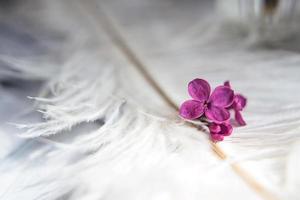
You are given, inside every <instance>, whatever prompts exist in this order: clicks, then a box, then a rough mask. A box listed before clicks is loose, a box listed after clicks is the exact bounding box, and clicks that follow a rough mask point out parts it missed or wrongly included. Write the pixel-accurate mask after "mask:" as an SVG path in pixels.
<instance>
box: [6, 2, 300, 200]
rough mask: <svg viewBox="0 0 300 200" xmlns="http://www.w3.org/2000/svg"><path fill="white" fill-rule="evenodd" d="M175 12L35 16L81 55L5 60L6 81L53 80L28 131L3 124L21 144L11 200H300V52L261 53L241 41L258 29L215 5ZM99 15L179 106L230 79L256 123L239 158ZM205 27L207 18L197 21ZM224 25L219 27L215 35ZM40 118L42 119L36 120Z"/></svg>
mask: <svg viewBox="0 0 300 200" xmlns="http://www.w3.org/2000/svg"><path fill="white" fill-rule="evenodd" d="M34 2H35V1H32V2H31V1H29V4H28V5H32V3H34ZM172 2H173V1H149V0H144V1H137V0H126V1H119V0H114V1H91V2H90V1H89V2H87V3H86V5H87V6H85V3H83V2H80V1H58V0H57V1H56V0H54V1H47V0H44V1H40V3H39V6H41V8H42V9H41V10H42V12H38V13H34V12H33V13H31V14H30V16H31V15H32V16H39V18H38V19H36V20H37V21H36V22H35V21H33V22H35V23H37V24H43V23H45V24H44V25H45V26H47V25H48V26H49V27H51V28H52V29H54V30H56V31H58V32H60V33H64V35H65V36H66V38H69V40H66V41H65V40H64V42H65V43H64V45H63V50H66V51H68V53H61V55H60V56H58V57H55V56H50V57H46V58H45V57H44V55H42V56H41V55H40V56H36V57H35V56H31V57H30V56H29V57H22V58H21V59H20V58H16V57H14V56H12V55H7V54H1V55H0V61H1V62H3V63H5V68H0V69H1V71H0V81H1V80H5V79H7V77H9V78H11V77H13V78H16V79H22V80H25V81H26V82H32V81H37V80H38V81H40V82H42V83H43V84H42V86H39V87H37V88H34V91H31V90H30V91H28V94H27V96H30V97H29V99H30V101H31V102H34V104H33V105H30V106H29V104H28V101H27V103H26V104H25V103H24V105H23V104H21V106H20V108H18V109H19V110H26V112H22V113H21V114H19V113H16V114H17V115H12V117H11V116H10V117H9V122H13V123H14V125H16V126H17V127H18V128H20V130H18V131H17V130H15V129H13V128H12V127H10V128H8V126H7V125H5V126H4V125H3V126H0V134H1V138H2V140H3V141H1V145H2V147H3V146H4V147H8V146H10V147H9V148H8V149H6V150H5V149H3V148H2V147H1V148H0V150H1V151H0V159H1V163H0V177H1V178H0V185H1V187H0V199H9V200H14V199H30V200H31V199H39V200H40V199H42V200H59V199H70V200H71V199H72V200H73V199H85V200H94V199H105V200H116V199H128V200H134V199H139V200H140V199H143V200H156V199H157V200H161V199H162V200H168V199H172V200H174V199H175V200H177V199H178V200H181V199H191V200H193V199H207V200H217V199H218V200H219V199H241V198H242V199H245V200H246V199H249V200H250V199H251V200H253V199H262V198H265V199H269V200H270V199H272V200H273V199H274V200H275V199H284V200H285V199H286V200H287V199H288V200H297V199H298V198H299V191H298V190H297V188H298V186H299V180H300V177H299V176H298V175H297V169H298V166H299V161H298V160H299V159H298V157H299V153H300V151H299V148H298V145H297V144H299V143H298V142H299V136H300V135H299V124H300V123H299V122H300V121H299V120H300V118H299V114H300V106H299V102H298V100H299V99H300V96H299V94H298V93H295V91H297V90H298V86H299V81H300V80H299V75H298V74H299V69H298V67H297V64H298V63H299V61H300V59H299V55H298V53H297V52H289V51H286V50H276V51H275V50H273V51H270V50H268V49H265V48H264V47H259V45H257V44H260V42H261V41H259V42H257V41H256V40H255V37H254V36H252V34H251V33H250V34H249V38H250V39H249V38H247V37H248V36H247V37H246V38H245V36H244V35H242V36H241V32H242V33H244V32H247V31H248V30H244V29H243V28H244V27H239V26H233V28H234V27H237V28H236V29H237V30H236V32H235V31H233V32H232V30H233V29H230V28H229V29H228V30H227V29H226V28H224V25H223V24H224V22H223V21H222V22H220V21H218V20H216V21H215V18H214V17H212V16H213V14H214V13H208V12H206V11H205V8H211V7H210V6H211V5H210V3H208V2H206V3H205V2H204V3H203V2H202V3H201V2H198V3H195V2H192V3H191V5H193V6H191V7H184V9H182V7H181V6H180V5H182V4H180V2H175V1H174V2H173V3H172ZM97 6H99V7H97ZM90 8H93V9H90ZM166 8H167V9H166ZM170 8H172V9H170ZM89 9H90V10H89ZM198 9H199V12H200V11H202V12H200V13H201V14H199V13H197V12H196V10H198ZM95 10H96V11H98V12H99V13H100V12H105V13H104V14H106V16H107V17H108V18H109V19H111V22H112V23H113V25H115V27H116V30H114V31H119V33H120V34H121V35H122V36H124V38H123V39H124V40H125V42H126V43H127V44H128V46H129V48H130V50H132V51H133V53H134V54H135V55H136V56H137V57H138V59H140V60H141V61H142V62H143V64H144V65H145V66H144V67H145V69H146V70H147V71H148V72H149V74H150V76H151V77H153V79H154V80H155V81H156V82H157V84H158V85H159V86H160V87H161V88H162V90H163V91H164V92H165V93H166V94H167V95H168V96H169V98H170V99H171V100H172V101H174V102H175V103H176V104H178V105H179V103H180V102H182V101H183V100H184V99H185V98H188V96H187V94H186V93H185V91H186V83H187V82H188V81H189V80H191V79H192V78H195V76H196V77H202V78H205V79H208V80H209V81H210V82H212V83H213V85H214V86H215V85H217V84H222V82H221V81H223V80H227V79H229V80H231V81H232V85H233V87H234V88H236V90H237V91H239V92H241V93H244V94H245V95H246V96H247V97H248V99H249V105H248V107H247V109H246V111H245V118H246V120H247V122H248V125H247V126H246V127H243V128H237V129H235V132H234V134H233V136H232V137H230V138H228V139H226V140H225V141H224V142H223V143H222V144H221V145H220V146H221V148H223V149H224V150H225V151H226V153H227V160H220V159H218V158H217V157H216V155H215V154H214V152H213V151H212V149H211V146H210V143H209V138H208V136H207V135H206V134H205V133H204V132H203V131H200V130H197V129H195V128H192V127H190V126H188V125H187V124H186V123H184V122H182V121H181V120H180V119H178V118H177V113H176V112H175V111H174V110H173V109H172V108H170V106H169V105H168V103H167V102H164V99H163V98H162V97H161V96H160V94H159V93H158V92H157V91H156V90H155V88H154V89H153V87H152V86H153V85H151V83H149V81H147V78H145V77H144V76H143V74H141V73H140V72H139V71H138V70H136V67H135V66H134V65H135V63H132V62H130V58H128V55H126V52H124V49H123V50H122V49H121V51H120V48H118V47H117V46H118V45H116V43H114V42H116V41H112V40H114V39H115V38H113V37H114V36H112V35H109V34H107V30H105V29H106V28H108V27H106V26H105V25H104V26H100V25H101V24H102V23H103V19H101V22H98V21H97V20H98V19H97V18H98V17H99V16H102V15H97V12H96V13H94V12H93V11H95ZM208 10H209V9H208ZM22 12H24V11H22ZM22 12H21V13H22ZM25 13H26V12H25ZM26 14H28V13H26ZM52 15H53V17H54V18H53V19H52V20H51V19H50V17H51V16H52ZM104 16H105V15H104ZM176 17H177V18H178V19H181V20H178V21H177V20H174V18H176ZM196 17H203V20H201V21H200V22H197V23H196V21H195V20H192V19H196ZM28 19H30V20H32V19H33V18H32V17H29V18H28ZM56 21H58V22H57V23H55V22H56ZM128 21H129V22H130V24H128V23H127V22H128ZM212 22H214V23H215V26H209V24H211V23H212ZM195 23H196V25H195ZM53 25H55V26H53ZM102 25H103V24H102ZM66 27H68V28H66ZM227 28H228V27H227ZM47 30H49V29H47ZM223 30H224V32H226V31H228V32H226V33H224V32H222V31H223ZM43 31H44V29H43ZM77 31H78V35H76V36H73V34H74V33H76V32H77ZM110 31H111V30H110ZM108 32H109V31H108ZM253 38H254V39H253ZM111 39H112V40H111ZM224 41H225V42H224ZM241 41H242V42H241ZM253 41H254V42H253ZM117 42H120V41H117ZM217 42H218V43H217ZM56 44H57V43H56ZM233 45H235V46H233ZM50 46H51V45H50ZM262 46H264V45H262ZM149 47H151V48H149ZM53 49H59V48H56V47H53ZM253 49H254V50H253ZM51 52H52V53H53V51H51ZM59 52H60V51H59ZM52 53H51V55H53V54H54V55H56V54H55V51H54V53H53V54H52ZM56 53H57V52H56ZM216 55H217V56H216ZM33 58H34V59H33ZM37 60H39V61H38V62H37ZM40 60H42V61H43V62H42V63H43V65H42V67H39V64H40V63H41V62H40ZM53 60H54V61H55V62H52V61H53ZM241 65H243V68H241V67H240V66H241ZM274 79H275V80H276V81H277V82H276V83H274V81H273V80H274ZM40 84H41V83H40ZM40 88H41V89H40ZM0 89H1V90H0V92H1V93H0V94H1V95H3V96H5V98H6V99H5V100H3V101H0V103H2V102H5V104H3V105H10V104H8V103H7V102H9V101H11V99H13V101H16V102H24V101H23V100H21V99H20V97H19V96H17V95H15V94H13V93H12V92H11V91H9V90H6V89H5V88H4V87H3V88H0ZM32 90H33V89H32ZM25 92H26V93H27V90H25ZM17 100H18V101H17ZM11 107H12V106H11ZM28 107H29V109H28ZM21 108H22V109H21ZM7 109H8V110H5V109H3V110H4V111H5V112H7V113H9V112H11V111H10V110H9V108H7ZM28 110H30V114H32V112H31V111H32V110H36V111H38V112H39V114H38V115H37V116H36V115H35V117H34V118H33V120H28V118H29V117H28V113H27V112H29V111H28ZM1 111H2V108H1ZM24 113H25V114H26V115H25V114H24ZM24 119H25V120H24ZM3 121H4V119H1V122H3ZM22 121H25V122H26V123H25V122H22ZM28 121H31V122H28ZM32 121H34V122H32ZM11 132H13V133H14V136H12V134H11ZM16 135H17V136H18V137H16ZM2 136H3V137H2ZM237 163H238V164H240V165H241V166H242V168H244V169H245V173H246V174H247V175H249V176H250V177H253V179H254V180H255V181H256V182H258V183H260V184H261V185H262V186H263V189H262V190H265V191H268V192H270V193H272V195H271V196H269V195H261V194H260V192H259V191H258V190H255V189H254V190H253V188H251V184H249V183H248V184H246V183H245V182H244V181H242V179H241V177H239V176H240V174H239V173H236V170H234V167H232V166H235V165H236V164H237ZM242 178H243V177H242ZM252 187H253V186H252ZM261 193H263V192H261Z"/></svg>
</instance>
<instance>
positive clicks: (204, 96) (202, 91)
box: [188, 78, 210, 101]
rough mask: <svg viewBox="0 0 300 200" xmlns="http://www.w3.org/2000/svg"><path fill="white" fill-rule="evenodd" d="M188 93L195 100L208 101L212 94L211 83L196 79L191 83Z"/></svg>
mask: <svg viewBox="0 0 300 200" xmlns="http://www.w3.org/2000/svg"><path fill="white" fill-rule="evenodd" d="M188 92H189V94H190V95H191V97H192V98H193V99H196V100H199V101H207V100H208V97H209V94H210V86H209V83H208V82H207V81H206V80H203V79H198V78H197V79H194V80H192V81H191V82H189V85H188Z"/></svg>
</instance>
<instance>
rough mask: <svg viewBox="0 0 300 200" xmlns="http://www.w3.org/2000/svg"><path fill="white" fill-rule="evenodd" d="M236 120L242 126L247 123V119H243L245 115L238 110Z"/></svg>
mask: <svg viewBox="0 0 300 200" xmlns="http://www.w3.org/2000/svg"><path fill="white" fill-rule="evenodd" d="M235 120H236V121H237V123H238V124H239V125H241V126H245V125H246V122H245V120H244V119H243V116H242V114H241V112H240V111H238V110H236V111H235Z"/></svg>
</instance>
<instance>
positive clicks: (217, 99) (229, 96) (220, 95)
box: [209, 86, 234, 108]
mask: <svg viewBox="0 0 300 200" xmlns="http://www.w3.org/2000/svg"><path fill="white" fill-rule="evenodd" d="M233 98H234V93H233V90H232V89H230V88H229V87H226V86H218V87H216V89H215V90H214V91H213V92H212V94H211V96H210V98H209V101H210V102H211V103H212V104H213V105H214V106H218V107H224V108H225V107H228V106H230V105H231V104H232V102H233Z"/></svg>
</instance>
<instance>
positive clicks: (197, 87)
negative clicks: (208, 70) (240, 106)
mask: <svg viewBox="0 0 300 200" xmlns="http://www.w3.org/2000/svg"><path fill="white" fill-rule="evenodd" d="M210 90H211V89H210V85H209V83H208V82H207V81H205V80H203V79H194V80H192V81H191V82H190V83H189V84H188V92H189V94H190V96H191V97H192V98H193V99H191V100H187V101H185V102H183V104H182V105H181V107H180V109H179V113H180V116H182V117H183V118H185V119H191V120H192V119H197V118H199V117H201V116H202V115H205V116H206V117H207V118H208V119H209V120H211V121H213V122H216V123H221V122H224V121H227V120H228V119H229V117H230V113H229V111H228V110H227V109H226V108H227V107H229V106H231V105H232V103H233V99H234V92H233V90H232V89H231V88H230V87H228V86H218V87H217V88H215V90H214V91H213V92H212V93H211V94H210Z"/></svg>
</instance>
